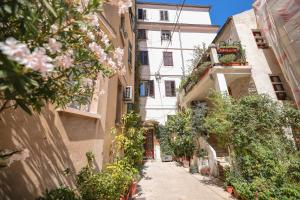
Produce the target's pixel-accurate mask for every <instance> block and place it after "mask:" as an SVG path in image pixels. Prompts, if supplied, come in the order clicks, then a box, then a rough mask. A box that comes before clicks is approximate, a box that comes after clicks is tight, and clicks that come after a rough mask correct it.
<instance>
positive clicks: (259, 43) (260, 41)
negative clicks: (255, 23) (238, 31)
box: [252, 29, 268, 49]
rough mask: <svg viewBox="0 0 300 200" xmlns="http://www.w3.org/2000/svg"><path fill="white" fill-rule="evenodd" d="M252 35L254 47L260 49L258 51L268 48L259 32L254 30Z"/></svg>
mask: <svg viewBox="0 0 300 200" xmlns="http://www.w3.org/2000/svg"><path fill="white" fill-rule="evenodd" d="M252 34H253V36H254V38H255V41H256V45H257V47H258V48H260V49H264V48H268V43H267V41H266V39H265V37H263V35H262V33H261V31H260V30H258V29H254V30H252Z"/></svg>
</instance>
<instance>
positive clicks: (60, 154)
mask: <svg viewBox="0 0 300 200" xmlns="http://www.w3.org/2000/svg"><path fill="white" fill-rule="evenodd" d="M0 117H1V118H0V148H1V149H15V148H21V149H28V150H29V158H27V159H26V160H25V161H16V162H14V163H12V165H11V166H10V167H6V168H1V169H0V199H7V200H8V199H18V200H22V199H34V198H36V197H37V196H39V195H41V194H42V193H43V192H45V190H46V189H52V188H55V187H58V186H59V185H61V184H65V185H69V186H72V187H73V186H74V185H75V180H74V176H65V175H64V170H66V169H70V171H71V173H72V174H74V173H76V172H78V170H79V169H80V168H82V167H83V166H85V164H86V159H85V153H86V152H88V151H93V152H94V154H95V156H96V166H98V167H99V168H101V165H102V158H101V157H102V144H103V135H101V134H100V133H99V132H97V131H96V127H97V121H96V119H92V118H82V117H78V116H75V115H70V114H59V113H58V112H57V111H55V110H54V107H53V106H51V105H48V106H46V108H45V109H43V110H42V112H41V113H40V115H38V114H34V115H32V116H30V115H28V114H27V113H25V112H24V111H22V110H20V109H17V110H6V111H4V112H3V113H1V114H0Z"/></svg>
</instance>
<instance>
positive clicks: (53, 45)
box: [44, 38, 62, 53]
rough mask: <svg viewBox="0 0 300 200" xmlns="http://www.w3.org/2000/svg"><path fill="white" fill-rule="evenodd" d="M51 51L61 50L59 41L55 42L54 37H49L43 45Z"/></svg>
mask: <svg viewBox="0 0 300 200" xmlns="http://www.w3.org/2000/svg"><path fill="white" fill-rule="evenodd" d="M44 46H45V47H46V48H47V49H48V50H49V51H50V52H51V53H56V52H60V50H61V46H62V45H61V43H60V42H57V41H56V39H54V38H49V40H48V44H45V45H44Z"/></svg>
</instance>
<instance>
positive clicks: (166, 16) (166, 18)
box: [165, 10, 169, 21]
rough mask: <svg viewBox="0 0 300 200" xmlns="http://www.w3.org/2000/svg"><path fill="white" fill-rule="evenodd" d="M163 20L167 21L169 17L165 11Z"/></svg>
mask: <svg viewBox="0 0 300 200" xmlns="http://www.w3.org/2000/svg"><path fill="white" fill-rule="evenodd" d="M165 20H166V21H169V15H168V11H167V10H166V11H165Z"/></svg>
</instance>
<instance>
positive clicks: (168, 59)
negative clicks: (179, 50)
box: [163, 52, 173, 66]
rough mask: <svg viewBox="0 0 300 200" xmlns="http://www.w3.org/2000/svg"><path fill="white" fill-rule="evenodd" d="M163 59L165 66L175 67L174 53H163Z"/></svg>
mask: <svg viewBox="0 0 300 200" xmlns="http://www.w3.org/2000/svg"><path fill="white" fill-rule="evenodd" d="M163 59H164V65H165V66H173V55H172V52H163Z"/></svg>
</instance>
